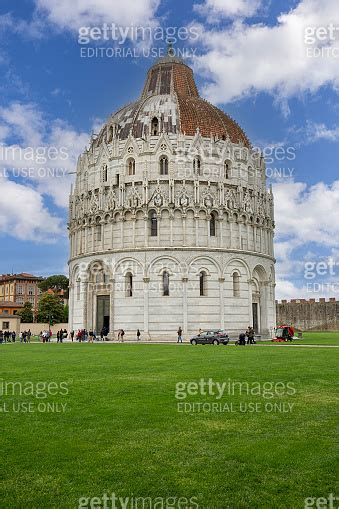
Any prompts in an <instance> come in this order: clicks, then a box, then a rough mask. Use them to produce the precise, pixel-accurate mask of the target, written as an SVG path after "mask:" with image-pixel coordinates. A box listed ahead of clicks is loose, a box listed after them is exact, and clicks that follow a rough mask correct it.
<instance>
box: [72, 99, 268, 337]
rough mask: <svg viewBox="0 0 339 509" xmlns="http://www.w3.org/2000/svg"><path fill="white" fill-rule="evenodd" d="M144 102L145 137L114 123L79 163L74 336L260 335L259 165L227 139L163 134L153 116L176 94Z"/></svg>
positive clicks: (263, 312)
mask: <svg viewBox="0 0 339 509" xmlns="http://www.w3.org/2000/svg"><path fill="white" fill-rule="evenodd" d="M156 97H158V96H156ZM151 99H152V101H151V104H148V103H149V102H150V101H147V100H146V101H144V103H143V109H142V111H141V113H142V114H143V115H145V118H144V119H143V122H144V123H145V124H147V122H148V123H149V128H148V130H145V131H144V132H143V133H142V135H140V136H135V135H134V134H133V131H132V130H130V132H129V134H128V135H127V136H126V137H123V136H119V129H121V126H119V115H117V114H116V115H113V116H112V117H111V118H110V119H109V121H108V122H107V124H106V126H105V127H104V128H103V129H102V131H101V132H100V134H99V135H98V136H93V137H92V139H91V143H90V147H89V149H88V150H86V151H85V152H84V153H83V154H82V155H81V156H80V158H79V160H78V165H77V175H76V183H75V186H74V189H73V190H72V193H71V196H70V212H69V236H70V261H69V269H70V301H69V305H70V328H71V329H74V330H76V329H79V328H87V329H90V328H93V329H95V330H96V331H97V332H100V329H101V328H102V327H103V326H107V327H108V328H109V331H110V337H116V332H117V330H118V329H120V328H123V329H124V330H125V331H126V334H127V337H134V335H135V331H136V329H137V328H139V329H140V331H141V333H142V337H144V338H147V339H151V340H152V339H154V340H156V339H172V340H173V339H174V338H176V331H177V329H178V327H179V326H181V327H182V328H183V331H184V336H186V337H188V336H189V335H190V334H192V333H195V332H196V331H197V330H198V329H199V328H203V329H204V328H225V329H227V330H228V331H229V332H230V333H231V334H233V335H235V334H237V333H238V332H239V331H240V330H243V329H246V328H247V326H248V325H249V324H251V325H252V324H254V326H255V328H256V330H257V332H258V333H260V334H262V335H267V334H269V332H270V330H271V329H272V328H273V327H274V326H275V270H274V263H275V260H274V253H273V236H274V216H273V196H272V192H271V190H267V189H266V179H265V166H264V161H263V159H262V157H260V156H258V153H257V152H255V151H253V150H252V149H251V147H246V146H245V145H244V144H243V143H242V142H239V143H234V142H232V141H231V140H230V138H229V137H228V136H225V137H224V139H220V138H218V137H215V136H210V137H209V136H204V135H202V134H201V132H200V131H199V129H196V132H195V134H194V135H187V134H185V133H183V132H180V129H172V131H176V132H165V131H166V130H165V129H162V130H160V129H159V126H158V125H157V119H158V118H160V117H161V118H164V115H166V111H165V110H164V107H166V108H172V110H175V108H176V107H177V105H176V104H171V100H172V101H173V102H175V98H173V99H172V98H171V96H166V101H167V103H166V102H165V101H162V102H161V101H159V100H158V101H154V96H153V97H152V98H151ZM164 104H165V106H164ZM124 111H125V112H126V108H125V110H124ZM145 111H146V113H147V114H145ZM141 113H140V111H139V113H138V114H139V115H141ZM174 116H175V115H173V117H174ZM168 131H171V129H168ZM145 133H146V134H145Z"/></svg>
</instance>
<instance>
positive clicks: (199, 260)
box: [188, 255, 222, 278]
mask: <svg viewBox="0 0 339 509" xmlns="http://www.w3.org/2000/svg"><path fill="white" fill-rule="evenodd" d="M206 262H209V263H210V264H211V265H213V267H215V269H216V272H217V275H218V278H220V277H221V275H222V270H221V267H220V265H219V263H218V262H217V261H216V260H215V259H213V258H212V257H209V256H207V255H201V256H197V257H195V258H193V260H191V261H190V263H189V266H188V270H189V273H191V268H192V266H193V264H196V266H197V269H198V271H197V272H194V273H195V274H199V272H201V271H202V270H204V271H205V272H206V274H207V275H208V276H210V275H211V270H210V269H209V268H208V267H207V266H206Z"/></svg>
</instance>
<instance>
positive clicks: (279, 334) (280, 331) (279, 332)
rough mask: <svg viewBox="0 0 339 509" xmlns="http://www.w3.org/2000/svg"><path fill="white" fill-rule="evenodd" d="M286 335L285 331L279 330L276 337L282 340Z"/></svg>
mask: <svg viewBox="0 0 339 509" xmlns="http://www.w3.org/2000/svg"><path fill="white" fill-rule="evenodd" d="M283 335H284V329H277V333H276V337H277V338H282V337H283Z"/></svg>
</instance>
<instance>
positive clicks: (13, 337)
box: [12, 331, 16, 343]
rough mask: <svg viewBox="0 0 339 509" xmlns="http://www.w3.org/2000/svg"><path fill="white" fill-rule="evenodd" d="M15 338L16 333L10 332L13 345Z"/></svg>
mask: <svg viewBox="0 0 339 509" xmlns="http://www.w3.org/2000/svg"><path fill="white" fill-rule="evenodd" d="M15 338H16V333H15V331H13V332H12V341H13V343H15Z"/></svg>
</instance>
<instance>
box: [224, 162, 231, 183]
mask: <svg viewBox="0 0 339 509" xmlns="http://www.w3.org/2000/svg"><path fill="white" fill-rule="evenodd" d="M224 174H225V179H229V178H231V169H230V164H229V163H228V162H227V161H225V162H224Z"/></svg>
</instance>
